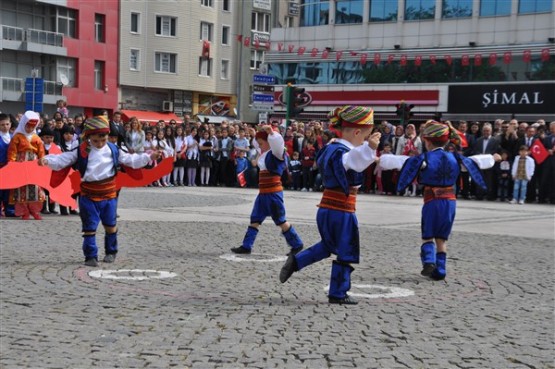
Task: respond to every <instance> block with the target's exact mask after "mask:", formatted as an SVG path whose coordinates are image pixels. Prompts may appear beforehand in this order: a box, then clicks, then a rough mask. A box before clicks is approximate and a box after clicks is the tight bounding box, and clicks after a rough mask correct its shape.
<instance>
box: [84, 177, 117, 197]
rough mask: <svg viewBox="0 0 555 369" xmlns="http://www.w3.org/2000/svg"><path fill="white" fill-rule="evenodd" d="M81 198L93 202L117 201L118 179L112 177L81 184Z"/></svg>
mask: <svg viewBox="0 0 555 369" xmlns="http://www.w3.org/2000/svg"><path fill="white" fill-rule="evenodd" d="M81 196H86V197H88V198H90V199H91V200H93V201H102V200H110V199H115V198H116V196H117V191H116V177H110V178H106V179H103V180H101V181H96V182H81Z"/></svg>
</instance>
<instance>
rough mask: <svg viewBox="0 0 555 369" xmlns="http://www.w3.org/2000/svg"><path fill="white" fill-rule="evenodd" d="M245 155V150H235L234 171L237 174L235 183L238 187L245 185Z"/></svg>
mask: <svg viewBox="0 0 555 369" xmlns="http://www.w3.org/2000/svg"><path fill="white" fill-rule="evenodd" d="M246 155H247V153H246V152H245V151H237V153H236V154H235V173H236V175H237V185H238V186H239V187H245V186H246V185H247V179H246V176H245V171H246V170H247V168H248V165H249V164H248V160H247V156H246Z"/></svg>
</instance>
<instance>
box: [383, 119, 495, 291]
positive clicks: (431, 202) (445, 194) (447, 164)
mask: <svg viewBox="0 0 555 369" xmlns="http://www.w3.org/2000/svg"><path fill="white" fill-rule="evenodd" d="M422 137H423V138H424V144H425V145H426V149H427V152H426V153H423V154H420V155H418V156H413V157H410V158H409V157H406V156H395V157H392V158H388V159H386V161H381V162H380V165H382V166H383V165H385V166H387V167H391V166H393V167H400V164H402V163H403V162H404V164H403V165H402V169H401V173H400V174H399V181H398V183H397V191H403V190H404V189H405V188H406V187H407V186H409V185H410V184H411V183H412V182H413V180H414V179H415V178H416V177H418V183H420V184H422V185H424V192H423V195H424V206H423V207H422V219H421V228H422V246H421V248H420V250H421V252H420V257H421V261H422V272H421V274H422V275H423V276H427V277H430V278H432V279H434V280H438V281H439V280H443V279H445V276H446V275H447V240H448V238H449V235H450V234H451V228H452V227H453V222H454V220H455V210H456V205H457V203H456V196H455V191H454V185H455V183H456V181H457V178H458V177H459V173H460V170H461V165H464V166H465V167H466V169H467V170H468V173H469V174H470V176H471V177H472V179H473V180H474V181H475V182H476V184H477V185H478V186H480V187H482V188H483V189H484V190H485V189H486V184H485V182H484V180H483V178H482V174H481V172H480V169H487V168H491V167H492V166H493V165H494V164H495V161H498V160H500V157H499V155H497V154H495V155H475V156H471V157H469V158H467V157H464V156H462V155H460V154H459V153H457V152H447V151H445V150H444V149H443V148H444V146H445V145H446V144H447V143H448V142H449V141H451V142H453V143H455V144H459V143H460V141H461V138H460V136H459V134H458V132H457V131H456V130H455V129H454V128H453V127H452V126H451V125H448V124H444V123H439V122H436V121H428V122H426V124H425V126H424V128H423V133H422ZM388 160H391V161H394V160H397V163H396V164H392V163H387V161H388ZM436 247H437V251H436Z"/></svg>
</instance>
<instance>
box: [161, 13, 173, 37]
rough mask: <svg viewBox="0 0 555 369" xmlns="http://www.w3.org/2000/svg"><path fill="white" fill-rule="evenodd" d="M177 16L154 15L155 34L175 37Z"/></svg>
mask: <svg viewBox="0 0 555 369" xmlns="http://www.w3.org/2000/svg"><path fill="white" fill-rule="evenodd" d="M176 23H177V18H173V17H167V16H157V17H156V35H157V36H172V37H175V26H176Z"/></svg>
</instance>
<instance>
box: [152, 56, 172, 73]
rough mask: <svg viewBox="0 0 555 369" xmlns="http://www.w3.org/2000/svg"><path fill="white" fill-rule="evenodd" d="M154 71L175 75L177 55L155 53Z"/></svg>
mask: <svg viewBox="0 0 555 369" xmlns="http://www.w3.org/2000/svg"><path fill="white" fill-rule="evenodd" d="M154 59H155V60H154V71H156V72H160V73H175V65H176V62H175V61H176V54H170V53H155V54H154Z"/></svg>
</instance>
